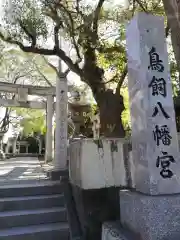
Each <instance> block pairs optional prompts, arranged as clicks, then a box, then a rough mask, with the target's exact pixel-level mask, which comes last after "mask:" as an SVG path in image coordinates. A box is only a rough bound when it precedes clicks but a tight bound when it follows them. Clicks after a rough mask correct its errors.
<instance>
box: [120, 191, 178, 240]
mask: <svg viewBox="0 0 180 240" xmlns="http://www.w3.org/2000/svg"><path fill="white" fill-rule="evenodd" d="M120 215H121V218H120V219H121V223H122V225H123V226H125V227H127V228H128V229H130V230H132V231H133V232H135V233H137V234H139V236H140V239H141V240H156V239H158V240H166V239H168V240H179V239H180V194H174V195H159V196H150V195H145V194H141V193H137V192H132V191H129V190H121V191H120Z"/></svg>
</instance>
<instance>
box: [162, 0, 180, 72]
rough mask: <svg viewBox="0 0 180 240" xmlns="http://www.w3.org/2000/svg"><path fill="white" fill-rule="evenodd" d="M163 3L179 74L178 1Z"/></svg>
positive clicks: (179, 33) (179, 16)
mask: <svg viewBox="0 0 180 240" xmlns="http://www.w3.org/2000/svg"><path fill="white" fill-rule="evenodd" d="M163 4H164V9H165V13H166V16H167V19H168V23H169V26H170V29H171V41H172V46H173V51H174V55H175V59H176V62H177V67H178V71H179V74H180V1H179V0H163Z"/></svg>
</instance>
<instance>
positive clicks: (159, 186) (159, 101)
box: [120, 13, 180, 240]
mask: <svg viewBox="0 0 180 240" xmlns="http://www.w3.org/2000/svg"><path fill="white" fill-rule="evenodd" d="M127 56H128V88H129V96H130V110H131V123H132V153H133V158H132V161H133V162H134V166H135V174H134V176H135V180H134V181H135V189H134V191H129V190H121V191H120V214H121V223H122V225H123V226H124V227H128V229H130V230H131V231H132V232H134V233H137V234H139V236H140V238H139V239H141V240H156V239H158V240H166V239H168V240H178V239H180V194H179V193H180V154H179V149H178V139H177V130H176V122H175V114H174V104H173V98H172V86H171V81H170V78H169V77H168V74H169V66H168V53H167V47H166V41H165V31H164V18H163V17H159V16H152V15H150V14H146V13H139V14H138V15H137V16H135V17H134V18H133V19H132V20H131V22H130V24H129V25H128V27H127Z"/></svg>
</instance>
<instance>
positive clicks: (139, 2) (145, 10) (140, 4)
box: [135, 0, 149, 13]
mask: <svg viewBox="0 0 180 240" xmlns="http://www.w3.org/2000/svg"><path fill="white" fill-rule="evenodd" d="M135 1H136V2H137V3H138V4H139V6H140V7H141V8H142V10H143V11H144V12H145V13H149V12H148V11H147V9H146V8H145V7H144V6H143V4H142V2H141V0H135Z"/></svg>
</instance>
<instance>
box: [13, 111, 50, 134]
mask: <svg viewBox="0 0 180 240" xmlns="http://www.w3.org/2000/svg"><path fill="white" fill-rule="evenodd" d="M16 115H17V116H18V117H20V127H21V128H22V131H23V135H24V136H29V135H33V134H34V133H35V132H37V133H40V134H44V133H45V132H46V122H45V121H46V116H45V112H44V111H43V110H35V109H19V108H17V109H16Z"/></svg>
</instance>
